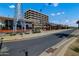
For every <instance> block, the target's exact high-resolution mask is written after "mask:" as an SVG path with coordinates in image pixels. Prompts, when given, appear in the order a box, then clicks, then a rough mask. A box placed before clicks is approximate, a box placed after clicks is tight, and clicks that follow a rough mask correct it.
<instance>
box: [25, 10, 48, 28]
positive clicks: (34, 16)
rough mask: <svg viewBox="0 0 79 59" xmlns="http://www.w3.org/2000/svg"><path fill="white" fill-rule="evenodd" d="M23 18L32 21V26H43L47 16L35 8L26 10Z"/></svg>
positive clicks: (46, 21)
mask: <svg viewBox="0 0 79 59" xmlns="http://www.w3.org/2000/svg"><path fill="white" fill-rule="evenodd" d="M24 16H25V18H26V19H27V20H29V21H31V22H33V23H34V27H41V28H42V27H44V26H45V25H46V24H47V23H48V16H47V15H45V14H42V13H40V12H37V11H35V10H27V11H26V12H25V15H24Z"/></svg>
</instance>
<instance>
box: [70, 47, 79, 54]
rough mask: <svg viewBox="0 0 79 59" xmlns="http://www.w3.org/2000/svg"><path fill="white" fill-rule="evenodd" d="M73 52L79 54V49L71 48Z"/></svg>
mask: <svg viewBox="0 0 79 59" xmlns="http://www.w3.org/2000/svg"><path fill="white" fill-rule="evenodd" d="M71 49H72V50H73V51H75V52H77V53H79V47H74V48H71Z"/></svg>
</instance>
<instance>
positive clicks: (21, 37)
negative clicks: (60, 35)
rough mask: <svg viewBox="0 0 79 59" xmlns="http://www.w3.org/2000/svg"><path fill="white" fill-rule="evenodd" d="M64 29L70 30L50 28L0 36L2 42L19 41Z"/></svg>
mask: <svg viewBox="0 0 79 59" xmlns="http://www.w3.org/2000/svg"><path fill="white" fill-rule="evenodd" d="M66 30H70V29H65V30H52V31H43V32H42V33H35V34H32V33H30V34H23V35H19V34H17V35H15V36H10V35H7V34H6V35H5V36H1V37H2V38H4V39H3V41H4V42H12V41H20V40H29V39H31V38H38V37H42V36H46V35H50V34H53V33H57V32H61V31H66Z"/></svg>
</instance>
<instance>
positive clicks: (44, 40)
mask: <svg viewBox="0 0 79 59" xmlns="http://www.w3.org/2000/svg"><path fill="white" fill-rule="evenodd" d="M73 31H74V30H67V31H62V32H59V33H64V34H70V33H72V32H73ZM59 33H58V34H59ZM56 34H57V33H56ZM56 34H51V35H48V36H44V37H40V38H35V39H34V38H33V40H24V41H17V42H8V43H4V46H5V47H7V48H8V49H9V50H8V52H7V53H8V54H7V55H9V56H24V55H25V52H26V51H28V56H38V55H40V54H41V53H42V52H43V51H44V50H45V49H47V48H49V47H51V46H53V45H55V44H57V43H58V42H60V41H61V40H63V39H64V38H66V37H67V36H64V37H63V36H62V37H60V36H59V35H56ZM26 54H27V53H26Z"/></svg>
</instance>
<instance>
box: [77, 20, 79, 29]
mask: <svg viewBox="0 0 79 59" xmlns="http://www.w3.org/2000/svg"><path fill="white" fill-rule="evenodd" d="M77 24H78V28H79V20H78V21H77Z"/></svg>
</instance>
